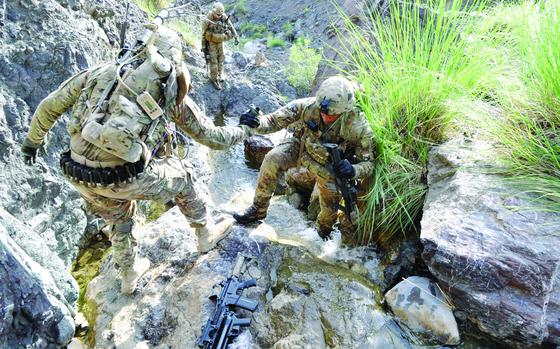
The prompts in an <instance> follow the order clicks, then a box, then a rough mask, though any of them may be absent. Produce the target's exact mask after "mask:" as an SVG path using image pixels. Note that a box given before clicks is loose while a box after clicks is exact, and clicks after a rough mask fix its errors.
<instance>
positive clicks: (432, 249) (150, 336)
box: [0, 0, 560, 348]
mask: <svg viewBox="0 0 560 349" xmlns="http://www.w3.org/2000/svg"><path fill="white" fill-rule="evenodd" d="M210 3H211V1H196V2H193V6H194V7H193V11H196V13H195V14H194V15H195V16H196V15H200V14H202V13H204V11H205V10H204V9H205V8H206V7H207V6H209V4H210ZM329 3H330V2H328V1H301V2H296V3H294V4H293V6H291V7H290V10H289V11H283V10H282V9H285V8H286V2H285V1H266V2H265V1H256V0H254V1H253V0H248V1H247V5H248V7H249V9H250V10H249V13H248V14H246V15H245V18H246V19H247V20H254V21H255V22H256V23H264V24H266V25H267V26H269V27H270V28H273V30H277V31H278V32H280V31H281V25H282V23H283V22H285V21H292V22H293V23H294V26H295V27H296V29H297V30H298V31H299V32H300V35H303V34H306V35H311V36H313V40H314V43H315V45H319V44H320V43H322V42H323V41H322V40H323V39H324V40H326V42H328V43H336V40H337V38H336V37H332V35H330V34H329V33H331V32H330V31H329V28H328V22H327V21H325V20H324V19H325V13H333V9H332V7H331V6H330V5H329ZM124 6H125V4H124V3H123V2H119V1H112V0H95V1H93V0H92V1H87V0H83V1H81V0H58V1H55V0H40V1H39V0H13V1H11V0H10V1H1V0H0V28H1V29H2V30H1V31H0V35H2V36H1V37H0V39H1V40H2V45H1V46H0V159H1V161H0V265H1V266H3V268H0V270H2V271H0V273H1V274H2V275H1V280H2V281H3V283H2V285H0V294H1V295H2V297H1V301H0V303H1V308H0V309H2V312H1V313H0V317H1V318H2V320H1V321H0V348H14V347H17V345H20V344H25V345H34V347H36V348H48V347H51V348H52V347H58V346H61V345H63V344H64V343H67V341H68V340H69V337H71V336H72V335H73V332H74V329H73V325H74V324H73V320H72V316H73V315H74V314H75V311H76V306H75V304H76V300H77V298H78V290H77V284H76V282H75V281H74V280H73V278H72V276H71V275H70V273H69V268H70V266H71V264H72V262H73V260H74V259H75V257H76V254H77V252H78V248H79V242H80V241H81V240H82V237H83V235H84V234H86V232H87V230H88V224H89V225H91V223H92V222H91V220H90V219H89V217H86V215H85V214H84V212H83V210H82V209H81V201H80V198H79V196H78V195H77V194H76V193H75V192H74V190H73V189H72V187H71V186H70V185H69V184H68V183H67V181H66V180H65V179H64V178H63V177H62V175H61V173H60V171H59V170H58V154H59V153H60V152H61V151H62V150H63V148H64V145H65V144H67V139H66V136H65V134H66V133H65V130H64V128H65V118H64V117H63V118H62V120H61V122H59V123H58V124H57V125H56V127H55V129H54V130H52V132H51V133H50V135H49V138H48V141H47V143H46V145H45V148H44V150H42V151H41V153H40V156H39V157H40V159H39V162H38V166H36V167H27V166H25V165H24V164H23V163H22V159H21V157H20V154H19V144H20V143H21V141H22V140H23V137H24V136H25V133H26V131H27V128H28V125H29V121H30V119H31V115H32V113H33V111H34V110H35V108H36V106H37V104H38V103H39V101H40V100H41V99H42V98H44V97H45V96H46V95H47V94H48V93H49V92H50V91H52V90H54V89H55V88H56V87H57V86H58V85H59V84H60V83H61V82H62V81H64V80H65V79H67V78H68V77H70V76H71V75H72V74H74V73H76V72H78V71H80V70H82V69H86V68H88V67H91V66H94V65H96V64H98V63H100V62H102V61H104V60H106V59H110V58H111V57H112V55H113V54H114V52H115V51H114V47H115V43H116V41H117V37H118V34H117V24H118V23H119V22H120V21H121V18H122V14H123V13H124ZM343 6H344V8H345V10H347V11H349V13H353V14H355V15H359V13H360V7H359V6H357V2H352V1H347V2H344V4H343ZM375 6H383V3H382V2H376V3H375ZM131 8H132V11H133V12H132V13H131V15H130V18H131V20H132V29H131V32H133V31H134V30H135V29H138V27H139V24H140V23H141V22H142V21H144V20H145V19H146V17H145V15H144V14H143V13H142V12H141V11H139V10H138V9H136V8H135V7H134V6H132V7H131ZM305 8H309V10H307V11H310V12H308V13H311V15H309V16H306V15H305V13H304V12H305ZM257 14H260V16H257ZM275 16H276V17H280V18H276V19H275V20H273V19H274V18H273V17H275ZM193 18H195V19H196V17H192V18H191V20H192V19H193ZM357 19H359V18H357ZM262 44H263V42H259V41H257V42H253V43H250V44H249V45H248V46H247V47H246V48H243V49H239V51H238V52H229V53H228V55H227V60H226V70H227V71H228V75H229V81H228V82H227V83H226V86H225V88H224V90H222V91H221V92H219V93H216V92H215V90H214V89H213V87H212V86H211V85H210V84H208V83H207V78H206V71H205V67H204V61H203V57H202V55H201V53H200V52H198V51H197V50H193V49H192V48H188V47H185V53H186V60H187V63H188V65H189V69H190V71H191V73H192V75H193V81H194V85H195V92H194V96H193V98H194V99H195V100H196V101H197V103H198V104H199V105H200V106H201V107H202V108H203V110H204V111H205V112H206V113H207V114H208V115H209V116H210V117H211V118H213V119H214V121H215V122H216V123H217V124H236V122H237V120H236V118H235V116H237V115H239V114H240V113H241V112H242V111H244V110H245V109H246V106H247V105H248V104H251V103H254V104H257V105H259V106H261V108H262V109H263V110H264V111H265V112H270V111H272V110H274V109H276V108H277V107H279V106H281V105H283V104H284V103H285V102H286V101H287V100H290V99H294V98H296V91H295V89H294V88H293V87H292V86H290V85H289V84H287V83H286V77H285V74H284V73H283V71H282V69H283V63H284V62H283V61H282V57H285V51H283V50H276V51H274V50H269V51H266V49H265V48H263V47H262ZM259 45H261V46H259ZM255 46H256V47H258V48H259V49H264V50H265V52H266V54H267V55H268V56H269V57H270V59H269V66H268V67H266V68H259V67H257V65H256V64H255V51H254V50H253V48H254V47H255ZM326 54H327V55H329V54H330V53H329V52H327V53H326ZM328 74H331V72H329V71H328V70H327V71H323V70H320V72H319V74H318V77H317V81H321V76H326V75H328ZM481 147H482V148H481ZM481 149H486V148H485V146H483V145H480V144H478V143H475V144H473V143H469V142H468V141H467V142H466V143H465V142H463V141H459V140H457V141H451V142H450V143H448V144H445V145H442V146H440V147H437V148H435V149H434V150H433V151H432V155H431V162H430V168H429V187H430V190H429V193H428V197H427V200H426V203H425V207H424V211H425V214H424V218H423V221H422V235H421V239H422V243H423V246H424V251H423V254H422V258H423V260H424V261H425V263H426V265H427V267H428V268H429V270H430V272H431V273H432V274H433V276H434V277H435V278H436V279H437V284H438V285H439V287H440V288H441V290H442V291H443V293H445V294H446V295H447V297H449V298H450V300H449V301H450V302H451V303H452V305H453V306H454V307H455V308H454V312H453V313H454V315H455V317H456V318H457V320H458V322H459V323H460V324H461V323H463V324H464V323H467V322H470V323H472V324H475V325H476V326H477V327H478V328H479V330H481V331H482V332H484V333H487V334H489V335H491V336H492V337H493V338H495V339H496V340H497V341H498V342H499V343H502V345H503V346H504V347H517V348H529V347H531V348H533V347H534V348H538V347H541V346H542V345H543V343H552V344H560V343H559V339H558V338H559V332H560V331H559V328H560V320H559V315H558V309H559V302H560V301H559V299H560V295H559V294H558V292H559V287H558V283H557V281H558V273H557V269H558V258H557V252H558V251H557V246H559V245H558V241H557V235H558V234H557V233H558V232H559V229H558V227H559V225H558V217H557V216H554V215H551V214H544V213H539V212H532V211H531V210H528V211H526V212H517V211H515V210H514V209H512V206H515V205H516V204H519V202H518V201H516V200H519V199H514V198H517V197H518V196H517V194H519V193H516V192H514V191H512V190H511V188H509V187H508V184H507V183H504V182H502V181H500V179H499V178H498V177H494V176H491V175H488V174H484V173H483V172H484V170H483V169H484V168H485V165H484V164H485V161H488V158H491V156H490V157H488V158H485V159H484V158H480V157H479V154H481ZM191 151H192V152H194V153H195V154H197V155H196V158H197V159H196V160H195V165H196V171H197V173H198V174H199V175H200V177H201V179H203V180H204V181H206V182H208V183H209V186H210V187H211V188H212V190H214V191H217V190H218V188H223V187H225V188H226V189H229V188H232V187H233V185H232V183H238V184H241V186H242V187H246V186H249V189H250V191H252V189H253V188H252V187H250V186H251V185H254V181H255V177H256V173H255V172H250V173H249V175H248V177H247V178H244V177H243V176H244V175H243V174H241V175H240V174H239V173H238V172H235V168H237V167H243V166H245V165H244V162H243V160H240V159H242V155H240V154H241V147H240V146H239V147H237V148H234V149H232V150H231V151H230V152H226V153H225V155H217V154H214V153H212V152H210V153H209V152H208V150H206V149H204V148H203V147H200V146H196V145H195V146H193V149H192V150H191ZM228 161H229V162H228ZM215 162H222V163H226V164H229V167H227V169H228V170H230V171H231V174H230V175H229V176H227V177H220V175H219V174H218V175H216V174H215V173H214V172H218V171H217V170H216V169H217V167H214V165H212V164H213V163H215ZM209 164H210V165H209ZM240 178H243V181H239V179H240ZM235 181H237V182H235ZM228 195H231V202H229V203H228V204H229V206H234V207H240V206H239V205H240V201H236V200H237V199H239V198H238V197H239V196H240V195H239V194H235V193H234V194H231V193H229V194H228ZM241 202H242V201H241ZM243 204H246V202H245V203H243ZM236 205H238V206H236ZM522 206H525V207H528V206H530V203H529V202H527V201H524V202H522ZM220 209H222V208H220ZM270 216H271V218H270V221H267V223H269V224H265V225H263V226H262V227H258V228H251V227H250V228H248V229H246V228H241V227H237V228H236V229H235V230H234V231H233V233H232V234H231V236H230V237H229V238H228V239H226V240H225V241H224V242H223V243H222V244H220V246H219V248H218V249H217V250H215V251H212V252H211V253H209V254H207V255H204V256H199V255H198V254H197V253H196V252H195V250H196V241H195V237H194V234H193V232H192V230H190V229H189V228H185V227H186V226H187V224H186V221H185V220H184V218H183V217H182V215H181V214H180V212H179V211H178V210H177V209H176V208H175V209H172V210H170V211H168V212H167V213H166V214H164V215H163V216H162V217H160V218H159V219H158V220H157V221H156V222H153V223H151V224H149V225H146V226H142V227H139V229H137V230H136V231H135V234H136V235H137V236H138V238H139V241H140V254H141V255H142V256H145V257H147V258H149V259H150V261H151V262H152V268H151V269H150V271H149V272H148V273H147V275H146V276H145V277H143V278H142V279H141V282H140V287H139V290H138V291H137V292H136V293H135V295H134V296H132V297H123V296H121V295H120V294H119V293H118V290H119V280H118V279H117V278H116V276H115V271H114V269H113V267H112V263H111V259H110V258H107V259H106V260H105V261H104V263H103V266H102V269H101V274H100V276H99V277H98V278H96V279H95V280H94V281H93V282H92V283H91V284H90V287H88V294H87V298H88V299H89V300H90V301H93V302H95V305H96V313H95V314H94V315H95V321H94V322H92V323H91V325H92V327H93V326H94V328H92V333H93V336H94V338H95V346H96V347H97V348H108V347H117V348H128V347H130V348H132V347H134V348H167V347H169V346H171V347H178V348H183V347H185V348H189V347H192V346H193V343H194V341H195V339H196V336H197V335H198V334H199V331H200V326H201V325H202V324H203V323H204V321H205V320H206V319H207V317H208V316H209V314H210V312H211V310H212V304H211V302H209V301H208V299H207V297H208V295H209V294H208V293H209V290H210V289H211V288H212V285H213V284H214V283H215V282H217V281H219V280H221V279H223V278H224V277H225V276H226V275H227V274H228V273H229V272H230V270H231V266H232V263H233V259H234V258H235V255H236V254H237V252H240V251H242V252H244V253H246V254H247V255H249V256H251V257H252V258H253V261H252V262H250V263H249V265H248V267H247V270H246V276H251V277H254V278H256V279H257V282H258V287H257V288H255V289H253V290H251V291H250V292H248V293H247V295H248V296H250V297H252V298H255V299H258V300H259V302H260V306H259V309H258V310H257V312H256V313H255V315H254V322H253V324H252V326H251V329H250V331H245V332H244V334H243V336H242V337H241V338H239V340H238V341H237V342H236V343H235V344H234V347H237V348H246V347H253V348H297V347H301V348H354V347H355V348H358V347H363V348H426V347H429V346H434V345H436V344H435V343H448V344H457V338H456V336H454V333H455V332H454V330H453V328H452V329H451V330H449V329H448V328H446V327H441V328H437V329H433V330H435V333H438V335H436V336H435V337H438V336H439V338H435V339H434V336H433V333H431V334H428V335H427V337H426V338H424V337H421V338H419V337H418V336H417V333H416V332H415V331H411V330H409V329H408V328H407V326H410V323H408V322H407V321H403V320H402V319H400V318H399V317H396V316H393V315H392V314H391V313H390V312H388V310H387V308H386V307H385V306H384V305H383V301H382V300H383V295H382V291H385V290H387V289H388V288H389V287H390V286H392V285H394V284H395V283H396V282H398V281H399V279H400V277H401V276H407V275H409V274H410V272H411V269H410V266H411V265H412V264H414V263H415V261H416V258H417V254H418V253H417V251H415V250H414V249H413V248H411V249H410V250H408V252H406V253H404V252H402V251H400V252H399V251H395V252H392V253H388V256H382V255H381V254H380V252H379V251H376V250H375V249H373V248H357V249H346V248H341V247H340V245H337V243H338V244H339V241H338V242H336V241H334V242H332V243H327V244H325V243H323V242H322V241H319V240H318V238H317V237H316V234H315V233H314V232H313V231H312V230H309V229H308V227H307V226H306V223H305V222H306V221H305V220H304V218H303V216H302V215H301V213H300V212H299V211H297V210H295V209H293V208H292V207H291V206H290V205H289V204H288V203H287V202H285V201H283V199H282V198H279V199H278V200H276V199H275V201H274V203H273V208H272V213H271V215H270ZM286 217H290V218H291V220H287V221H288V223H287V225H286V226H283V227H280V226H281V225H282V224H285V223H286V222H285V221H286V219H285V218H286ZM94 230H95V229H94ZM263 236H266V238H264V237H263ZM302 241H303V242H302ZM288 242H289V244H288ZM295 242H298V244H299V245H298V246H293V245H291V244H296V243H295ZM401 252H402V253H401ZM318 257H320V258H318ZM382 259H385V260H387V259H388V260H389V263H388V264H389V265H384V264H383V263H382V262H381V260H382ZM403 271H404V272H403ZM412 280H414V279H412ZM432 281H433V280H432ZM415 282H416V281H415ZM428 285H431V286H426V287H422V288H414V287H412V288H409V289H407V290H404V291H402V292H403V293H402V294H397V296H396V297H395V299H396V302H395V303H400V304H401V305H403V304H404V305H406V307H408V308H409V309H408V310H410V308H411V307H412V306H413V305H414V304H417V303H422V302H425V299H431V298H433V297H432V295H434V294H438V296H441V295H440V293H438V292H435V291H433V292H432V291H431V289H430V287H434V286H433V285H434V283H433V282H432V283H428ZM426 288H428V291H426ZM406 292H409V293H410V294H406ZM418 292H420V293H421V297H417V296H418V294H417V293H418ZM399 297H404V298H405V299H407V298H410V300H411V301H410V302H408V303H407V302H403V301H401V302H399V301H398V300H399ZM389 298H390V297H388V298H387V299H386V301H388V300H389ZM415 302H416V303H415ZM436 304H437V305H441V306H443V307H444V308H445V309H446V311H447V312H446V314H449V313H450V312H451V311H450V310H449V309H450V307H449V305H448V304H447V303H446V302H445V301H442V300H441V299H440V298H438V300H437V301H436ZM391 309H393V308H391ZM393 311H394V313H395V314H397V313H399V310H398V309H397V308H394V309H393ZM427 313H428V314H434V312H433V311H432V312H427ZM430 316H432V315H430ZM452 316H453V314H452ZM424 330H425V329H424ZM428 332H429V331H428ZM449 340H451V341H449ZM460 347H461V346H460ZM463 347H465V348H466V347H468V346H466V345H465V346H463ZM478 347H481V348H493V346H491V345H489V344H485V343H483V344H480V345H479V346H478Z"/></svg>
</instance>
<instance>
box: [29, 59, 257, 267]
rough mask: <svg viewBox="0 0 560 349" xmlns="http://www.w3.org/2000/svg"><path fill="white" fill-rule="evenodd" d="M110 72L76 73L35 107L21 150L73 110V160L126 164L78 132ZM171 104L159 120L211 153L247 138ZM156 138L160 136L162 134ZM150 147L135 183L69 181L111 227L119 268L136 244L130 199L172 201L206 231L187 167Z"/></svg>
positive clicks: (180, 100) (189, 107)
mask: <svg viewBox="0 0 560 349" xmlns="http://www.w3.org/2000/svg"><path fill="white" fill-rule="evenodd" d="M175 63H176V64H181V63H178V62H175ZM139 69H141V68H139ZM178 70H179V71H178V74H177V75H178V76H177V80H178V84H179V85H180V86H185V85H187V86H188V84H189V83H188V82H187V81H186V80H187V79H186V78H185V76H186V75H188V71H186V67H184V66H183V67H182V68H181V67H180V68H179V69H178ZM115 72H116V66H115V64H114V63H108V64H105V65H102V66H99V67H96V68H92V69H90V70H88V71H84V72H81V73H79V74H77V75H75V76H73V77H72V78H70V79H69V80H67V81H66V82H64V83H63V84H62V85H61V86H60V87H59V88H58V89H57V90H56V91H54V92H53V93H51V94H50V95H49V96H48V97H46V98H45V99H44V100H43V101H42V102H41V103H40V105H39V106H38V108H37V110H36V112H35V114H34V115H33V119H32V121H31V126H30V130H29V133H28V135H27V139H26V141H25V142H24V146H25V144H30V145H33V146H35V147H38V146H39V145H40V144H42V143H43V141H44V139H45V136H46V134H47V132H48V131H49V130H50V129H51V127H52V126H53V124H54V123H55V122H56V120H57V119H58V118H59V117H60V116H61V115H62V114H63V113H65V112H66V111H67V110H68V109H70V108H72V114H71V116H70V120H69V123H68V132H69V134H70V149H71V154H72V159H75V160H76V161H78V162H80V163H82V161H85V163H82V164H83V165H86V166H88V167H93V168H99V167H116V166H119V165H122V164H124V163H126V161H125V160H123V159H121V158H119V157H117V156H115V155H113V154H111V153H109V152H107V151H105V150H103V149H100V148H99V147H97V146H95V145H93V144H91V143H90V142H88V141H86V140H85V139H84V138H83V134H82V133H81V126H82V124H83V122H84V115H85V114H86V111H87V110H88V109H91V107H92V106H93V105H95V103H96V102H97V100H95V98H92V96H97V97H98V96H99V92H100V91H103V89H104V88H105V87H106V86H107V82H108V81H110V79H112V78H114V76H115ZM140 76H142V75H140ZM133 78H135V79H139V78H138V77H133ZM146 79H147V80H149V79H148V78H146ZM154 81H155V82H156V83H158V84H161V82H159V80H157V79H153V81H151V82H154ZM137 85H139V86H145V87H144V88H147V89H148V90H150V93H151V94H152V96H153V97H154V98H155V99H156V100H160V99H161V98H163V93H164V92H163V91H162V88H159V89H158V88H153V89H151V87H150V85H148V83H146V82H145V81H144V82H143V81H142V80H141V79H140V81H139V84H137ZM187 89H188V88H187ZM122 96H126V97H130V98H132V97H133V96H132V95H131V92H129V91H126V90H125V89H122V88H121V89H117V90H116V91H115V92H113V94H112V96H111V97H110V99H109V105H113V104H115V103H116V102H115V100H117V99H118V98H120V97H122ZM174 102H175V101H174ZM176 102H177V104H176V103H173V107H171V108H169V109H168V110H166V115H164V117H163V118H164V120H165V119H168V120H167V122H169V121H170V122H174V123H175V124H176V126H178V127H179V128H180V129H181V130H182V131H184V132H185V133H186V134H187V135H189V136H190V137H192V138H193V139H194V140H196V141H198V142H200V143H202V144H204V145H206V146H209V147H211V148H213V149H225V148H228V147H229V146H231V145H233V144H235V143H237V142H239V141H241V140H243V139H245V138H247V137H248V136H250V135H251V134H252V131H251V130H250V129H249V128H248V127H246V126H241V127H215V126H214V124H213V123H212V122H211V121H210V120H208V119H206V118H205V117H204V115H202V113H201V112H200V111H199V110H198V109H197V106H196V105H195V104H194V102H192V100H191V99H190V98H189V97H188V96H184V94H182V93H181V92H179V94H178V96H177V100H176ZM162 123H163V122H161V123H160V124H162ZM168 125H169V124H168ZM159 134H163V130H162V131H160V133H159ZM164 141H166V142H167V141H169V139H168V138H165V139H164ZM155 143H157V142H156V140H154V141H151V142H149V141H146V149H145V153H144V155H143V158H144V159H145V160H146V163H147V165H146V167H145V168H144V170H143V171H142V172H141V173H140V174H138V176H137V178H135V179H133V180H131V181H126V182H120V183H118V184H112V185H109V186H101V185H98V186H92V185H88V184H84V183H82V182H76V181H72V184H73V185H74V186H75V187H76V189H77V190H78V191H79V193H80V194H81V196H82V198H83V199H84V201H85V203H86V209H87V211H89V212H90V213H92V214H94V215H97V216H100V217H102V218H103V219H105V220H106V221H107V222H108V223H109V224H114V225H115V227H114V228H113V231H112V233H111V241H112V243H113V256H114V260H115V262H116V264H117V265H119V266H120V268H121V269H127V268H130V267H131V265H132V264H133V263H134V257H135V248H134V247H135V246H136V241H135V239H134V236H133V235H132V233H131V230H132V218H133V216H134V214H135V211H136V203H135V200H156V201H159V202H162V203H166V202H168V201H169V200H172V199H175V201H176V203H177V205H178V206H179V208H180V210H181V212H182V213H183V214H184V215H185V216H186V218H187V219H188V221H189V223H190V225H191V226H192V227H194V228H199V229H200V228H203V227H205V225H206V224H207V223H208V219H211V217H210V214H209V211H208V207H207V201H208V198H207V197H206V195H205V192H204V190H202V188H201V185H200V184H199V183H197V182H196V181H195V178H194V175H193V171H192V167H191V165H190V164H189V162H188V161H186V160H179V159H178V158H177V157H174V156H161V155H162V152H155V154H152V151H151V150H152V149H154V147H155ZM167 145H168V144H167ZM164 148H165V144H164V147H163V149H164ZM199 243H200V241H199Z"/></svg>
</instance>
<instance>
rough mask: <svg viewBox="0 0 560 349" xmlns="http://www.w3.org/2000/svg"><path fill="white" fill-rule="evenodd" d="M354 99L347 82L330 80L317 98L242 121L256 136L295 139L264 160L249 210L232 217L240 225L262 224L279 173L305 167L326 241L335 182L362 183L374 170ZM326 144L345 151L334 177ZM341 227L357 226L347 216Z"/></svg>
mask: <svg viewBox="0 0 560 349" xmlns="http://www.w3.org/2000/svg"><path fill="white" fill-rule="evenodd" d="M355 93H356V86H355V84H353V83H352V82H351V81H349V80H347V79H345V78H342V77H338V76H335V77H330V78H328V79H327V80H325V81H324V82H323V83H322V84H321V86H320V87H319V90H318V91H317V94H316V97H311V98H303V99H298V100H295V101H292V102H290V103H289V104H288V105H287V106H285V107H283V108H281V109H279V110H277V111H275V112H273V113H271V114H268V115H258V114H257V113H245V114H243V115H242V116H241V119H240V124H242V125H247V126H250V127H253V128H255V130H256V132H257V133H259V134H267V133H273V132H277V131H279V130H281V129H284V128H290V129H291V130H294V134H293V137H291V138H289V139H287V140H285V141H284V142H282V143H281V144H280V145H278V146H277V147H276V148H274V149H272V150H271V151H270V152H269V153H268V154H267V155H266V156H265V158H264V161H263V163H262V165H261V169H260V172H259V178H258V182H257V188H256V192H255V196H254V199H253V205H251V206H250V207H249V208H248V209H247V210H245V212H243V213H239V214H235V215H234V218H235V219H236V220H237V221H238V222H239V223H250V222H254V221H257V220H259V219H263V218H265V217H266V214H267V210H268V206H269V203H270V199H271V197H272V195H273V193H274V189H275V188H276V181H277V179H278V175H279V173H280V172H282V171H286V170H287V169H289V168H292V167H300V166H303V167H305V168H307V170H308V171H309V172H310V173H311V174H312V175H314V176H315V178H316V183H317V185H318V188H319V203H320V207H321V208H320V212H319V215H318V217H317V222H316V223H317V230H318V232H319V235H321V237H323V238H326V237H328V236H329V235H330V233H331V230H332V228H333V225H334V224H335V223H336V221H337V212H338V208H339V202H340V201H341V195H340V193H339V192H338V190H337V188H336V185H335V177H334V176H337V177H341V178H345V179H357V180H361V179H365V178H367V177H368V176H371V175H372V173H373V170H374V156H373V154H374V144H375V143H374V138H373V132H372V130H371V127H370V125H369V123H368V121H367V120H366V119H365V117H364V114H363V112H362V111H361V110H360V109H359V107H358V106H356V97H355ZM324 143H334V144H338V146H339V147H340V148H341V149H342V150H343V151H344V155H345V158H344V159H343V160H342V161H340V162H339V163H337V164H334V171H329V170H328V169H327V163H328V162H329V154H328V151H327V149H326V148H325V146H324ZM349 159H350V160H349ZM332 172H334V173H332ZM340 223H341V230H342V231H343V232H350V231H351V230H352V229H353V227H354V225H355V222H353V221H350V220H349V219H348V218H347V217H346V216H343V217H342V218H341V222H340Z"/></svg>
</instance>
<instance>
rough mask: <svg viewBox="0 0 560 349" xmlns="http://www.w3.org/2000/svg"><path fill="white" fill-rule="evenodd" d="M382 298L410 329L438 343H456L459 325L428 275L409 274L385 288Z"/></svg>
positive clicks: (457, 341)
mask: <svg viewBox="0 0 560 349" xmlns="http://www.w3.org/2000/svg"><path fill="white" fill-rule="evenodd" d="M385 300H386V301H387V304H389V307H390V308H391V310H392V311H393V313H395V315H397V317H398V318H399V319H400V320H401V321H402V322H403V323H404V324H406V326H408V327H409V328H410V329H411V330H412V331H414V332H416V333H419V334H423V335H427V336H428V337H431V338H434V339H436V340H437V341H439V342H440V343H441V344H448V345H457V344H459V342H460V338H459V329H458V328H457V322H456V321H455V317H454V316H453V312H452V311H451V308H450V307H449V305H448V304H447V303H446V300H445V298H444V296H443V294H442V293H441V290H440V289H439V287H438V286H437V284H436V283H434V282H432V281H431V280H430V279H428V278H424V277H420V276H411V277H408V278H406V279H405V280H403V281H401V282H399V283H398V284H397V285H396V286H395V287H393V288H392V289H391V290H390V291H389V292H387V293H386V294H385Z"/></svg>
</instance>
